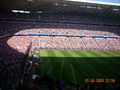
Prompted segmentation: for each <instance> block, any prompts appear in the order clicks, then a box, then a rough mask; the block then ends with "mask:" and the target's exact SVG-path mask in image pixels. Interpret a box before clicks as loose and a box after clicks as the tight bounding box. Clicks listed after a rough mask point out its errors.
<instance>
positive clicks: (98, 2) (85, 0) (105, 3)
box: [65, 0, 120, 6]
mask: <svg viewBox="0 0 120 90" xmlns="http://www.w3.org/2000/svg"><path fill="white" fill-rule="evenodd" d="M65 1H72V2H84V3H93V4H103V5H113V6H120V4H118V3H110V2H100V1H91V0H65Z"/></svg>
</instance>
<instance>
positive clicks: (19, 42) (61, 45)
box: [0, 21, 120, 53]
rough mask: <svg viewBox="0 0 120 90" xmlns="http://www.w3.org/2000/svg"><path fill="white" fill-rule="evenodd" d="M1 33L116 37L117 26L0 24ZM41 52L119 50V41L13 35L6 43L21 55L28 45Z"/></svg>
mask: <svg viewBox="0 0 120 90" xmlns="http://www.w3.org/2000/svg"><path fill="white" fill-rule="evenodd" d="M0 26H1V27H2V28H1V30H0V31H2V32H3V33H1V36H2V35H7V34H14V33H15V34H25V35H27V34H63V35H87V36H90V35H92V36H119V34H120V30H119V29H120V27H113V26H99V25H79V24H60V23H34V22H33V23H29V22H26V23H25V22H15V21H14V22H11V21H1V23H0ZM30 42H32V44H33V46H34V47H39V48H42V49H88V50H90V49H91V50H120V40H119V39H116V38H113V39H111V38H110V39H108V38H92V37H87V38H86V37H62V36H13V37H11V38H9V39H8V41H7V44H8V45H9V46H10V47H12V48H14V49H15V50H18V51H19V52H21V53H24V52H25V50H26V48H27V46H28V45H29V43H30Z"/></svg>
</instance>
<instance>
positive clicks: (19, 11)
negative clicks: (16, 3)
mask: <svg viewBox="0 0 120 90" xmlns="http://www.w3.org/2000/svg"><path fill="white" fill-rule="evenodd" d="M12 12H14V13H30V11H22V10H12Z"/></svg>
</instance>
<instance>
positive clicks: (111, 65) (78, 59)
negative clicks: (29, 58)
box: [34, 50, 120, 84]
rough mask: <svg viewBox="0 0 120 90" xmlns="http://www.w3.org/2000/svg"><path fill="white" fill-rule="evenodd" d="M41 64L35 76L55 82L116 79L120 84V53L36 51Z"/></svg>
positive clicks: (37, 60)
mask: <svg viewBox="0 0 120 90" xmlns="http://www.w3.org/2000/svg"><path fill="white" fill-rule="evenodd" d="M34 55H37V56H40V58H39V59H34V60H36V62H38V63H40V67H39V68H37V69H36V71H35V74H38V75H39V74H43V73H45V72H47V73H48V75H50V76H51V77H53V78H54V79H55V80H60V81H64V82H65V83H66V84H68V83H70V82H73V81H75V82H77V83H85V81H84V80H85V79H88V78H90V79H116V82H117V83H120V51H78V50H66V51H65V50H36V51H35V53H34Z"/></svg>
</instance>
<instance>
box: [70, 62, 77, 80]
mask: <svg viewBox="0 0 120 90" xmlns="http://www.w3.org/2000/svg"><path fill="white" fill-rule="evenodd" d="M70 66H71V69H72V73H73V79H74V81H76V77H75V72H74V69H73V66H72V64H70Z"/></svg>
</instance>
